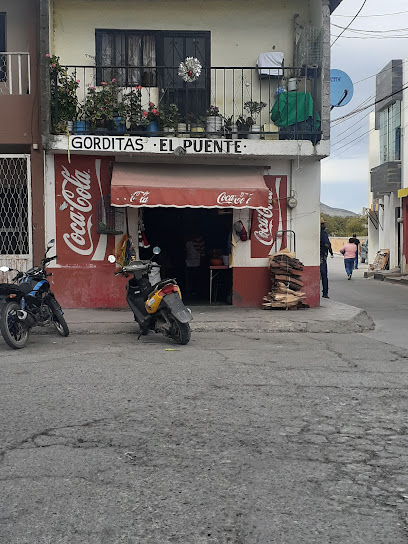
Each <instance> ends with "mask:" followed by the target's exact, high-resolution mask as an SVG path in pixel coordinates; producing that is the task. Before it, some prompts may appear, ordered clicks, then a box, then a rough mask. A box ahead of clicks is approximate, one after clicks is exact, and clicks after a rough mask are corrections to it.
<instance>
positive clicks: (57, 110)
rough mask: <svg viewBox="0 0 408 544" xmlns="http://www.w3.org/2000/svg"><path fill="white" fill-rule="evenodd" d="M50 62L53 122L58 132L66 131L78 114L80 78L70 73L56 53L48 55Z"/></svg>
mask: <svg viewBox="0 0 408 544" xmlns="http://www.w3.org/2000/svg"><path fill="white" fill-rule="evenodd" d="M46 57H47V59H48V62H49V72H50V86H51V122H52V125H53V127H54V129H56V130H57V132H65V131H66V129H67V122H68V121H73V120H74V119H75V118H76V115H77V108H78V97H77V89H78V87H79V83H80V81H79V79H76V78H75V74H69V73H68V71H67V69H66V68H65V67H64V66H61V64H60V58H59V57H57V56H56V55H49V54H47V55H46Z"/></svg>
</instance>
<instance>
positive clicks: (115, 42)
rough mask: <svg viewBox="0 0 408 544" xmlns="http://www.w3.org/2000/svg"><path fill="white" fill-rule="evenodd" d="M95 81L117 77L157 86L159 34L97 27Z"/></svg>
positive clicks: (126, 82)
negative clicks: (99, 28) (157, 37)
mask: <svg viewBox="0 0 408 544" xmlns="http://www.w3.org/2000/svg"><path fill="white" fill-rule="evenodd" d="M95 36H96V65H97V71H96V84H97V85H100V84H101V82H102V81H106V80H111V79H113V78H115V79H116V80H117V81H118V84H119V85H121V86H123V87H126V86H131V85H142V86H143V87H155V86H156V70H155V69H154V67H155V66H156V35H155V33H145V32H143V31H133V30H96V33H95Z"/></svg>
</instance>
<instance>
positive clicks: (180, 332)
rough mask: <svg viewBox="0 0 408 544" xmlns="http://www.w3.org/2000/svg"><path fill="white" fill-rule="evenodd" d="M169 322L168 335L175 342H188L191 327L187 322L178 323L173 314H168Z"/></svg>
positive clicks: (183, 343)
mask: <svg viewBox="0 0 408 544" xmlns="http://www.w3.org/2000/svg"><path fill="white" fill-rule="evenodd" d="M169 320H170V322H171V328H170V337H171V338H172V339H173V340H174V341H175V342H176V344H181V345H182V346H184V345H185V344H188V343H189V342H190V338H191V329H190V325H189V324H188V323H180V321H179V320H178V319H176V318H175V317H174V316H173V315H169Z"/></svg>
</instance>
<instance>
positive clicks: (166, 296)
mask: <svg viewBox="0 0 408 544" xmlns="http://www.w3.org/2000/svg"><path fill="white" fill-rule="evenodd" d="M159 253H160V248H159V247H155V248H154V249H153V255H152V258H151V259H150V260H148V261H136V260H134V261H131V262H130V263H129V264H127V265H126V266H121V265H120V264H119V263H118V262H117V261H116V259H115V257H114V255H109V257H108V260H109V262H110V263H116V264H117V265H119V266H121V269H120V270H118V271H116V272H115V276H117V275H119V274H121V275H123V276H125V277H126V278H128V277H129V275H132V276H133V277H132V278H130V280H129V281H128V283H127V285H126V300H127V303H128V304H129V306H130V309H131V310H132V312H133V314H134V317H135V321H137V323H138V324H139V328H140V333H139V337H138V339H139V338H140V336H142V335H146V334H148V333H149V331H150V330H151V331H154V332H156V333H161V334H163V335H164V336H166V337H168V338H172V339H173V340H174V341H175V342H176V343H177V344H182V345H185V344H187V343H188V342H189V341H190V337H191V329H190V325H189V322H190V321H191V320H192V319H193V316H192V314H191V311H190V310H189V309H188V308H186V307H185V306H184V303H183V301H182V298H181V291H180V287H179V286H178V285H177V282H176V280H175V279H165V280H160V281H158V282H157V283H156V282H155V283H154V284H153V285H152V284H151V283H150V279H149V276H150V278H151V277H152V273H153V272H154V271H155V270H154V269H156V270H157V269H160V265H158V264H156V263H154V262H152V259H153V257H154V256H155V255H158V254H159Z"/></svg>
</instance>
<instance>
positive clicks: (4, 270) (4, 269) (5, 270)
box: [0, 266, 11, 272]
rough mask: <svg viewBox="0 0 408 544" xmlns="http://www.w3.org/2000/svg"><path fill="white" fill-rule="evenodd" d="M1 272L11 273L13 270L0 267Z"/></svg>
mask: <svg viewBox="0 0 408 544" xmlns="http://www.w3.org/2000/svg"><path fill="white" fill-rule="evenodd" d="M0 270H1V271H2V272H9V271H10V270H11V268H9V267H8V266H0Z"/></svg>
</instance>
